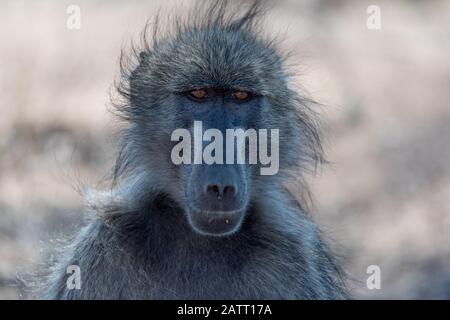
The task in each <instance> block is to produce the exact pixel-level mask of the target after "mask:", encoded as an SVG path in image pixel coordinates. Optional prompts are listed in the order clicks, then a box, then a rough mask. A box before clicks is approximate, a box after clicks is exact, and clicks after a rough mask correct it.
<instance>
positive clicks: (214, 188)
mask: <svg viewBox="0 0 450 320" xmlns="http://www.w3.org/2000/svg"><path fill="white" fill-rule="evenodd" d="M220 189H221V188H220V187H219V186H218V185H215V184H213V185H209V186H207V187H206V193H207V194H209V195H212V196H215V197H221V196H222V192H221V191H222V190H220Z"/></svg>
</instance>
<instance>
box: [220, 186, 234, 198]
mask: <svg viewBox="0 0 450 320" xmlns="http://www.w3.org/2000/svg"><path fill="white" fill-rule="evenodd" d="M223 194H224V195H228V196H234V195H235V194H236V188H235V187H233V186H225V188H224V189H223Z"/></svg>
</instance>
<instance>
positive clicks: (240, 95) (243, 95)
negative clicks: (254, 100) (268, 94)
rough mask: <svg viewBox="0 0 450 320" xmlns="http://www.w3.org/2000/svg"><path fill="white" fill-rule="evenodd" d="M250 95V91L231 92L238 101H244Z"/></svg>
mask: <svg viewBox="0 0 450 320" xmlns="http://www.w3.org/2000/svg"><path fill="white" fill-rule="evenodd" d="M250 97H251V94H250V92H247V91H240V90H239V91H234V92H233V98H235V99H236V100H239V101H246V100H249V99H250Z"/></svg>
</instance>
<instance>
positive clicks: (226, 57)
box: [129, 28, 292, 236]
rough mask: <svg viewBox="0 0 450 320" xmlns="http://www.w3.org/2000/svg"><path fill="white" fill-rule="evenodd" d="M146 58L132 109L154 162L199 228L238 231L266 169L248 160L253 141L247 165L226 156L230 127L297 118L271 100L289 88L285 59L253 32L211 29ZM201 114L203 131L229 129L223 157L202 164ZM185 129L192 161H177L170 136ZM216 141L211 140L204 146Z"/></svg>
mask: <svg viewBox="0 0 450 320" xmlns="http://www.w3.org/2000/svg"><path fill="white" fill-rule="evenodd" d="M140 59H141V61H140V65H139V66H138V67H137V68H136V69H135V70H134V71H133V73H132V74H131V77H130V87H131V90H130V102H131V107H130V108H129V110H130V113H133V112H134V114H132V116H133V117H134V118H136V125H137V127H138V128H141V130H140V131H139V137H137V138H136V139H138V140H139V141H138V142H137V143H138V144H139V146H140V147H139V150H141V151H140V152H143V151H142V150H143V149H144V151H146V152H147V153H148V154H151V157H152V159H151V160H149V161H152V164H151V167H153V168H154V169H155V170H156V172H155V173H156V174H160V175H164V176H163V178H161V180H163V179H164V183H165V184H166V190H169V191H168V192H172V193H173V199H174V200H176V201H177V202H178V203H179V204H180V205H181V206H182V207H183V209H184V211H185V212H186V215H187V219H188V221H189V224H190V226H191V227H192V229H193V230H194V231H195V232H198V233H200V234H203V235H215V236H223V235H230V234H232V233H234V232H236V231H238V230H239V228H240V226H241V224H242V222H243V220H244V217H245V213H246V211H247V209H248V206H249V202H250V197H251V194H252V186H253V182H254V181H255V177H256V175H260V172H259V170H258V168H259V165H258V164H256V165H255V164H250V163H249V161H248V159H249V152H250V150H249V148H246V157H245V158H246V159H247V160H246V161H245V163H244V164H242V163H239V164H238V163H236V162H237V161H234V163H233V164H229V163H228V161H227V162H225V155H226V154H227V153H228V152H230V150H229V148H226V145H227V143H226V139H227V130H229V129H234V130H236V129H238V128H239V129H242V130H244V131H246V130H248V129H254V130H255V131H257V132H258V130H259V129H270V128H280V127H281V125H283V126H284V127H288V125H287V124H288V122H290V121H292V117H289V116H286V112H288V111H286V110H287V108H286V107H284V108H278V110H276V109H275V108H274V105H273V103H272V102H271V101H270V100H271V99H270V96H271V95H272V100H274V97H275V98H276V94H278V93H280V92H286V90H287V89H286V84H285V83H286V81H285V73H284V71H283V68H282V62H281V58H279V56H278V55H277V53H276V52H275V50H273V49H271V48H270V46H267V44H265V43H263V42H261V41H259V40H258V39H257V38H255V37H252V36H251V35H250V34H248V33H246V32H241V31H239V30H231V29H230V30H222V29H221V28H216V29H214V28H213V29H210V28H206V29H205V30H197V31H196V32H184V33H180V34H178V35H177V36H176V37H175V38H174V39H171V40H170V41H166V42H164V41H163V42H160V43H159V44H158V46H157V47H156V48H154V49H153V51H151V52H145V53H143V54H141V56H140ZM285 96H287V95H286V94H285V95H283V94H281V95H280V98H278V100H279V101H282V100H283V98H284V97H285ZM275 100H276V99H275ZM196 121H201V126H202V128H201V131H202V132H201V135H202V134H203V133H204V132H205V131H206V130H208V129H215V130H216V132H220V133H221V134H222V137H223V157H224V163H223V164H217V163H214V164H206V163H205V162H203V163H201V164H200V163H195V159H194V158H195V150H194V149H195V141H194V140H195V125H194V122H196ZM177 129H185V130H187V131H189V132H190V135H191V137H192V148H191V151H192V155H191V157H190V158H191V159H192V160H193V161H192V163H191V164H181V165H176V164H174V163H173V161H171V158H170V155H171V151H172V150H173V147H174V145H176V144H177V142H178V141H177V142H173V141H171V140H170V138H171V135H172V133H173V132H174V130H177ZM150 136H151V137H152V140H151V142H148V137H150ZM200 140H202V137H200ZM214 140H215V137H213V138H210V141H203V142H202V144H201V145H200V149H201V150H204V149H205V148H206V147H207V146H208V145H209V144H210V143H211V142H212V141H214ZM258 140H259V139H258ZM246 143H247V144H248V139H247V141H246ZM142 146H145V147H144V148H142ZM168 146H169V147H168ZM236 146H237V145H235V147H236ZM216 152H217V150H216ZM238 152H240V150H237V149H235V150H234V153H235V155H236V156H237V154H238ZM235 158H236V157H235ZM169 172H170V173H169ZM169 174H170V177H169ZM169 184H170V186H167V185H169Z"/></svg>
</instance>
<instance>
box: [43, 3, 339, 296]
mask: <svg viewBox="0 0 450 320" xmlns="http://www.w3.org/2000/svg"><path fill="white" fill-rule="evenodd" d="M204 3H205V2H203V3H202V4H203V5H204ZM208 3H210V1H208ZM211 3H212V4H210V5H208V6H206V8H203V6H201V5H199V6H198V7H197V9H195V10H194V11H193V12H195V13H191V14H188V15H187V18H183V17H178V18H176V19H174V21H173V26H174V27H173V28H172V29H171V30H169V31H165V32H163V31H161V30H160V29H158V27H157V26H154V29H155V30H156V31H155V32H154V35H153V39H152V41H151V44H149V43H148V42H147V40H146V39H148V36H147V35H148V31H147V28H146V30H145V31H144V37H143V38H144V40H145V41H144V45H143V48H141V49H134V50H133V53H134V55H132V56H131V58H130V57H129V58H124V59H123V60H122V61H123V63H122V76H121V80H120V81H119V83H118V91H119V92H120V93H121V95H122V97H123V101H122V102H123V103H121V104H117V106H116V107H117V111H118V114H119V115H120V117H121V118H122V119H124V120H126V121H127V122H128V123H129V125H128V127H127V129H126V130H125V131H124V132H123V133H122V138H121V141H120V152H119V155H118V159H117V164H116V167H115V170H114V175H113V179H112V180H113V185H112V188H111V190H110V191H108V192H103V193H101V192H89V193H87V194H86V203H87V208H88V212H87V216H88V218H87V221H86V226H85V227H84V228H83V229H82V230H81V231H80V232H79V233H78V235H77V236H76V238H75V239H74V240H73V241H72V243H71V244H70V245H68V246H67V247H65V248H64V249H63V250H62V251H61V255H60V256H59V258H58V261H57V262H56V263H55V264H54V265H53V267H52V269H51V272H50V273H49V277H48V281H47V282H46V285H45V286H44V287H45V288H44V290H42V292H41V293H40V296H41V297H42V298H44V299H342V298H346V297H348V295H347V293H346V290H345V286H344V284H343V281H342V279H341V272H340V270H339V268H338V267H337V265H336V263H335V262H334V259H333V257H332V255H331V254H330V253H329V251H328V249H327V247H326V246H325V244H324V243H323V241H322V240H321V235H320V232H319V230H318V228H317V226H316V225H315V224H314V223H313V222H312V221H311V218H310V217H309V215H308V214H306V212H305V210H304V205H302V204H300V202H299V201H298V200H296V199H294V197H292V195H291V194H290V193H289V192H288V191H287V189H286V188H285V185H284V184H285V183H286V182H289V180H290V179H291V178H292V176H295V177H297V178H298V171H302V172H304V171H307V170H308V168H312V167H314V166H315V165H316V164H317V163H318V162H319V163H320V162H323V154H322V148H321V144H320V135H321V134H320V130H319V126H318V123H317V119H316V115H315V113H314V112H313V111H312V108H313V107H314V104H313V103H312V101H310V100H309V99H307V98H305V97H303V96H301V95H298V94H297V93H296V92H295V91H294V90H293V89H292V88H291V87H290V74H289V72H288V71H287V70H286V66H285V58H284V57H283V56H282V55H280V53H279V52H280V51H279V49H278V48H277V44H276V43H277V42H276V41H275V40H270V39H267V38H265V37H263V36H262V35H261V34H262V30H261V29H260V18H261V15H262V13H263V11H264V10H263V8H264V6H263V5H262V3H261V2H260V1H253V2H252V3H251V4H250V6H249V8H248V9H246V10H242V8H243V7H242V5H241V6H236V5H235V3H234V4H232V3H231V2H230V1H212V2H211ZM241 12H243V13H242V14H241ZM133 59H134V60H135V62H136V63H135V64H134V65H133V64H129V63H127V61H133ZM202 86H226V87H233V88H240V89H245V90H249V91H251V92H255V93H257V94H258V95H260V96H261V104H262V105H263V106H264V108H262V111H261V114H260V116H259V117H258V119H257V121H258V126H259V127H262V128H281V130H280V148H281V149H280V155H281V156H280V173H279V174H278V175H276V176H256V175H252V178H251V186H250V187H251V195H250V201H249V205H248V209H247V211H248V212H247V213H246V216H245V221H244V222H243V224H242V226H241V227H240V230H239V231H238V232H235V233H233V234H231V235H229V236H226V237H210V236H204V235H200V234H198V233H195V232H194V231H193V230H192V228H191V226H190V225H189V222H188V219H186V213H185V208H186V202H187V201H188V199H186V195H185V193H183V192H182V190H183V176H182V175H180V172H179V168H177V167H175V166H174V165H173V164H172V163H171V161H170V149H171V147H172V144H171V143H170V134H171V132H172V131H173V130H174V129H175V128H177V127H182V126H183V125H184V124H183V123H182V120H180V119H179V117H178V113H177V109H176V101H175V98H174V96H175V95H176V94H177V93H178V92H182V91H186V90H190V89H192V88H195V87H202ZM255 121H256V120H255ZM292 173H295V174H294V175H293V174H292ZM302 187H306V186H302ZM68 265H79V266H80V268H81V274H82V278H81V279H82V285H81V290H76V289H75V290H69V289H67V288H66V280H67V277H68V276H69V275H68V274H66V267H67V266H68Z"/></svg>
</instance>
